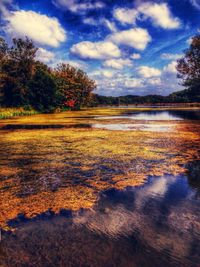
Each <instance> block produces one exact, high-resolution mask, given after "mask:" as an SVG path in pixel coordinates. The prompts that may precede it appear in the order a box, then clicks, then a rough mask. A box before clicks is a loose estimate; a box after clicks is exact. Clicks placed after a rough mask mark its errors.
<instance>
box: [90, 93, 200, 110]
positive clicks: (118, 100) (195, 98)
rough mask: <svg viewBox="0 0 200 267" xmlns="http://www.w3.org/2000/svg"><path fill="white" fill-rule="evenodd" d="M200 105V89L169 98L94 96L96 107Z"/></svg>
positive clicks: (176, 94) (173, 94)
mask: <svg viewBox="0 0 200 267" xmlns="http://www.w3.org/2000/svg"><path fill="white" fill-rule="evenodd" d="M194 102H198V103H200V89H185V90H182V91H179V92H175V93H172V94H170V95H168V96H161V95H146V96H138V95H126V96H119V97H115V96H102V95H98V94H95V95H94V101H93V105H94V106H99V105H135V104H162V103H194Z"/></svg>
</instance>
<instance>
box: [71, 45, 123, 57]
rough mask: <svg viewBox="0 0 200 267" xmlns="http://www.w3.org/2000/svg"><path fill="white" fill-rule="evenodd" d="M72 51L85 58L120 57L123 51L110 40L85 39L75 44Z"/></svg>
mask: <svg viewBox="0 0 200 267" xmlns="http://www.w3.org/2000/svg"><path fill="white" fill-rule="evenodd" d="M70 51H71V53H73V54H75V55H76V56H78V57H80V58H84V59H86V58H89V59H109V58H118V57H120V56H121V51H120V50H119V48H118V47H117V46H116V45H115V44H113V43H112V42H110V41H104V42H89V41H84V42H81V43H78V44H75V45H73V46H72V47H71V49H70Z"/></svg>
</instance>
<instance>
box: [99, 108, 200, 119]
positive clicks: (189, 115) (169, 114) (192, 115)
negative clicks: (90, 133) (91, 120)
mask: <svg viewBox="0 0 200 267" xmlns="http://www.w3.org/2000/svg"><path fill="white" fill-rule="evenodd" d="M110 118H112V119H131V120H142V121H179V120H200V111H199V110H196V111H195V110H190V111H188V110H167V111H162V110H154V111H142V112H129V113H125V114H124V115H123V116H112V117H111V116H101V117H98V119H100V120H105V119H110Z"/></svg>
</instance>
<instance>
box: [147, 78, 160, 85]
mask: <svg viewBox="0 0 200 267" xmlns="http://www.w3.org/2000/svg"><path fill="white" fill-rule="evenodd" d="M147 82H148V84H150V85H160V84H161V79H160V78H150V79H148V81H147Z"/></svg>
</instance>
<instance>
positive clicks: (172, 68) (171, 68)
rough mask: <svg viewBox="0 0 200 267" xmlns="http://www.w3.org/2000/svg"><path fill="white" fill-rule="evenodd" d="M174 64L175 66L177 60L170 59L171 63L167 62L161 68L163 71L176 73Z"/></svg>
mask: <svg viewBox="0 0 200 267" xmlns="http://www.w3.org/2000/svg"><path fill="white" fill-rule="evenodd" d="M176 66H177V62H176V61H172V62H171V63H169V64H168V65H167V66H165V67H164V68H163V71H164V72H169V73H176V72H177V70H176Z"/></svg>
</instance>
